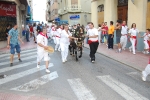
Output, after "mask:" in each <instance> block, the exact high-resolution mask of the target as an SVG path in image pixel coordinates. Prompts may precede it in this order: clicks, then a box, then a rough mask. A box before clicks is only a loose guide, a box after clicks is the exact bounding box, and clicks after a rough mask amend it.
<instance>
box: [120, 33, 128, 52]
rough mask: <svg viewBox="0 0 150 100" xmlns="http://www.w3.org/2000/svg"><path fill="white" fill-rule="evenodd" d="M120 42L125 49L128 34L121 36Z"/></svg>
mask: <svg viewBox="0 0 150 100" xmlns="http://www.w3.org/2000/svg"><path fill="white" fill-rule="evenodd" d="M120 44H121V46H122V49H125V47H126V45H127V36H126V35H124V36H121V38H120Z"/></svg>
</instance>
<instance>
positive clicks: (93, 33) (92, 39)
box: [87, 22, 99, 63]
mask: <svg viewBox="0 0 150 100" xmlns="http://www.w3.org/2000/svg"><path fill="white" fill-rule="evenodd" d="M88 25H89V30H88V31H87V37H88V38H89V40H88V44H89V46H90V55H89V56H90V58H91V62H92V63H93V62H95V53H96V51H97V48H98V45H99V42H98V30H97V29H96V28H94V24H93V23H92V22H89V23H88Z"/></svg>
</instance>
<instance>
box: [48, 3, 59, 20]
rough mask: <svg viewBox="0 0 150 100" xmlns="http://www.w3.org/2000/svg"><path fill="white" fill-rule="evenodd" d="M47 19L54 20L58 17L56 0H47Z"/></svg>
mask: <svg viewBox="0 0 150 100" xmlns="http://www.w3.org/2000/svg"><path fill="white" fill-rule="evenodd" d="M46 16H47V17H46V19H47V21H54V20H55V18H57V17H58V0H47V12H46Z"/></svg>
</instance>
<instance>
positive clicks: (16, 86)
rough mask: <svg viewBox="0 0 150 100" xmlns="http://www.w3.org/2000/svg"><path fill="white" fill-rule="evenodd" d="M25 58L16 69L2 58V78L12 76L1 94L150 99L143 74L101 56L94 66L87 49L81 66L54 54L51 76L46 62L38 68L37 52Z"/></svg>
mask: <svg viewBox="0 0 150 100" xmlns="http://www.w3.org/2000/svg"><path fill="white" fill-rule="evenodd" d="M50 45H52V44H50ZM52 46H53V45H52ZM21 54H22V60H23V62H21V63H20V62H18V60H17V56H16V58H15V62H14V66H13V67H10V65H9V55H8V54H1V55H0V75H2V74H6V75H8V76H7V77H6V78H2V79H0V92H7V93H14V94H21V95H33V94H34V95H39V96H43V97H47V98H51V99H52V100H149V99H150V78H149V77H148V78H147V81H146V82H143V81H142V80H141V72H139V71H137V70H135V69H133V68H130V67H129V66H126V65H123V64H121V63H119V62H116V61H114V60H113V59H110V58H107V57H105V56H103V55H100V54H98V53H97V54H96V61H95V63H91V62H90V58H89V49H86V48H84V52H83V57H82V58H80V59H79V61H77V62H76V61H75V57H73V56H70V55H68V61H67V62H66V63H62V60H61V53H60V52H57V51H56V52H54V53H53V54H50V57H51V60H50V68H49V69H50V71H51V73H50V74H47V73H45V66H44V62H42V63H41V68H40V69H37V68H36V48H35V49H31V50H25V51H22V53H21Z"/></svg>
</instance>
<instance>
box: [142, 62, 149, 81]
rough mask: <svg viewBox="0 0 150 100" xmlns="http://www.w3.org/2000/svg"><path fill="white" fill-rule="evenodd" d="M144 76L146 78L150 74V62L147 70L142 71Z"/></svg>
mask: <svg viewBox="0 0 150 100" xmlns="http://www.w3.org/2000/svg"><path fill="white" fill-rule="evenodd" d="M142 73H143V75H144V77H145V78H146V77H147V76H148V75H149V74H150V64H148V65H147V66H146V68H145V70H144V71H143V72H142Z"/></svg>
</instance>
